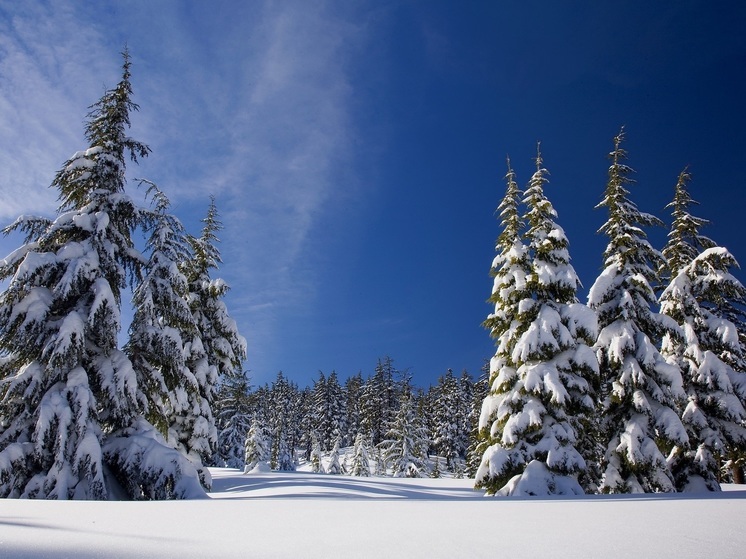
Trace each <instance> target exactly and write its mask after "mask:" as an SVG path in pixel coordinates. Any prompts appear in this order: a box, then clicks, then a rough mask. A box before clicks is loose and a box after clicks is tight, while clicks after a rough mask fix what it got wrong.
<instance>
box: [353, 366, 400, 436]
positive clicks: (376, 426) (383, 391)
mask: <svg viewBox="0 0 746 559" xmlns="http://www.w3.org/2000/svg"><path fill="white" fill-rule="evenodd" d="M393 363H394V361H393V359H391V357H388V356H387V357H384V358H383V359H379V360H378V363H377V365H376V368H375V372H374V374H373V376H372V377H370V378H369V379H368V380H367V381H366V383H365V385H364V386H363V390H362V398H361V400H362V401H361V406H360V422H361V425H362V428H363V429H364V430H365V431H366V432H367V433H368V434H369V436H370V439H371V442H372V444H373V445H377V444H378V443H380V442H381V440H383V438H384V437H385V435H386V431H387V430H388V429H389V426H390V425H391V422H392V420H393V418H394V415H395V414H396V410H397V408H398V399H399V392H400V389H399V387H398V386H397V382H396V379H395V376H396V375H397V374H399V372H398V371H397V370H396V369H395V368H394V365H393Z"/></svg>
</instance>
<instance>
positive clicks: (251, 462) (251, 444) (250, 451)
mask: <svg viewBox="0 0 746 559" xmlns="http://www.w3.org/2000/svg"><path fill="white" fill-rule="evenodd" d="M269 459H270V453H269V445H268V444H267V435H266V432H265V427H264V424H263V422H262V421H261V419H260V418H259V416H258V415H255V416H254V418H253V419H252V420H251V426H250V427H249V432H248V433H247V434H246V442H245V443H244V463H245V467H244V473H249V472H250V471H251V470H253V469H254V468H256V467H257V466H258V465H260V464H263V465H265V466H266V467H267V469H268V468H269Z"/></svg>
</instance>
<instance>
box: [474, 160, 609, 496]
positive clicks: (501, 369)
mask: <svg viewBox="0 0 746 559" xmlns="http://www.w3.org/2000/svg"><path fill="white" fill-rule="evenodd" d="M546 174H547V171H546V169H544V168H543V167H542V159H541V153H538V152H537V157H536V172H535V173H534V174H533V176H532V177H531V180H530V181H529V184H528V188H527V190H526V194H525V198H524V202H525V203H526V205H527V207H528V213H527V220H528V225H529V228H528V231H527V232H526V239H527V240H528V254H529V268H528V275H527V276H526V288H525V291H524V292H523V299H522V300H521V301H520V302H519V303H518V306H517V307H518V308H517V312H516V314H515V318H514V319H513V321H512V323H511V325H510V327H509V328H508V329H507V330H506V331H505V332H504V333H503V334H502V335H501V336H500V337H499V339H498V351H497V354H496V358H495V359H493V361H494V365H493V367H494V373H495V375H494V379H493V382H492V393H491V395H490V397H489V398H488V399H487V400H486V403H485V408H483V412H482V424H481V425H482V426H483V427H489V428H490V435H491V436H492V437H493V438H494V439H493V441H494V442H493V443H492V444H491V445H490V447H488V448H487V449H486V451H485V453H484V456H483V458H482V464H481V465H480V468H479V470H478V472H477V476H476V484H477V487H483V488H485V489H486V490H487V492H488V494H500V495H549V494H580V493H583V489H582V487H581V486H580V484H579V483H578V479H577V476H578V474H579V473H581V472H583V471H584V470H585V461H584V459H583V457H582V456H581V455H580V453H579V452H578V450H577V449H576V447H575V445H576V443H577V441H578V434H579V431H580V429H581V428H582V426H583V424H584V422H583V421H582V419H583V418H584V417H586V416H587V415H588V414H589V412H591V411H592V409H593V401H592V399H591V398H590V396H589V390H590V385H589V382H588V381H587V380H586V379H587V378H589V377H590V376H591V375H595V374H596V373H597V371H598V363H597V362H596V359H595V356H594V354H593V351H592V350H591V349H590V347H589V345H591V344H592V343H593V341H594V340H595V335H596V333H597V332H596V320H595V315H594V314H593V312H591V311H590V309H588V308H587V307H586V306H585V305H581V304H579V303H577V298H576V291H577V288H578V286H579V285H580V282H579V280H578V278H577V275H576V274H575V270H574V269H573V267H572V265H571V264H570V256H569V252H568V246H569V244H568V241H567V238H566V236H565V233H564V231H563V230H562V228H561V227H560V226H559V225H557V223H556V222H555V219H556V216H557V214H556V212H555V210H554V208H553V207H552V205H551V203H550V202H549V200H548V199H547V198H546V196H545V194H544V184H546V182H547V179H546ZM490 423H491V426H490Z"/></svg>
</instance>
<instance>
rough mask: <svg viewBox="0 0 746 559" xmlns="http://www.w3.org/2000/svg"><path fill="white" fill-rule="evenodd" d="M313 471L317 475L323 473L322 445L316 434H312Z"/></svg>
mask: <svg viewBox="0 0 746 559" xmlns="http://www.w3.org/2000/svg"><path fill="white" fill-rule="evenodd" d="M310 461H311V471H312V472H313V473H315V474H318V473H320V472H321V468H322V466H321V443H320V442H319V437H318V435H316V433H315V432H314V433H312V434H311V460H310Z"/></svg>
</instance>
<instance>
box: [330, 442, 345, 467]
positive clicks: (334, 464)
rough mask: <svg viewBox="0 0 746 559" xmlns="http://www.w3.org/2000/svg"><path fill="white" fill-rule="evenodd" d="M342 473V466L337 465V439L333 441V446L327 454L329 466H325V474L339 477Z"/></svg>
mask: <svg viewBox="0 0 746 559" xmlns="http://www.w3.org/2000/svg"><path fill="white" fill-rule="evenodd" d="M343 472H344V469H343V468H342V465H341V464H340V463H339V439H336V440H335V441H334V446H333V447H332V450H331V452H330V453H329V464H327V466H326V473H327V474H332V475H339V474H341V473H343Z"/></svg>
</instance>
